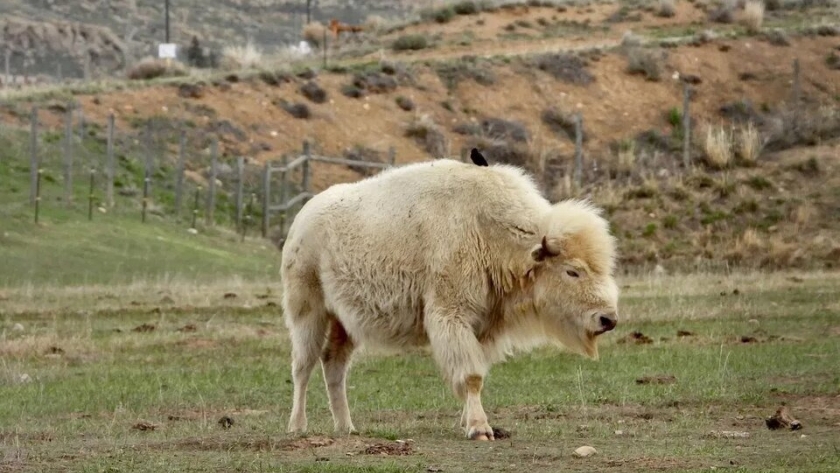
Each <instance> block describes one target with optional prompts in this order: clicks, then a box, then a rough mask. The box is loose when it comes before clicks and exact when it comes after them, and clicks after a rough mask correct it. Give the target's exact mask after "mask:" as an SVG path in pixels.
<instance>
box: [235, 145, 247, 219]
mask: <svg viewBox="0 0 840 473" xmlns="http://www.w3.org/2000/svg"><path fill="white" fill-rule="evenodd" d="M244 179H245V158H243V157H242V156H239V157H238V158H236V229H237V230H239V231H241V230H242V211H243V208H242V207H243V202H242V199H243V190H244V187H245V183H244V182H243V181H244Z"/></svg>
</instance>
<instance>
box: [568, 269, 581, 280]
mask: <svg viewBox="0 0 840 473" xmlns="http://www.w3.org/2000/svg"><path fill="white" fill-rule="evenodd" d="M566 274H568V275H569V276H571V277H573V278H579V277H580V274H578V272H577V271H575V270H573V269H567V270H566Z"/></svg>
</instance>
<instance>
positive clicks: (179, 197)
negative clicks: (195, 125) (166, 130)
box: [175, 129, 187, 217]
mask: <svg viewBox="0 0 840 473" xmlns="http://www.w3.org/2000/svg"><path fill="white" fill-rule="evenodd" d="M186 146H187V132H186V131H185V130H183V129H182V130H181V133H180V136H179V137H178V164H177V167H176V169H175V216H176V217H180V216H181V205H182V202H183V199H184V159H185V156H184V154H185V151H186V149H185V148H186Z"/></svg>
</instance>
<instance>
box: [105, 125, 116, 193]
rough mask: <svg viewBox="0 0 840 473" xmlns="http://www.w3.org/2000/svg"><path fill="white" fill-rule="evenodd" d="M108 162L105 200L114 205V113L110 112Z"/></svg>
mask: <svg viewBox="0 0 840 473" xmlns="http://www.w3.org/2000/svg"><path fill="white" fill-rule="evenodd" d="M107 159H108V163H107V166H106V172H107V173H108V176H107V179H108V182H107V183H106V187H105V200H107V201H108V207H113V206H114V113H113V112H111V113H109V114H108V158H107Z"/></svg>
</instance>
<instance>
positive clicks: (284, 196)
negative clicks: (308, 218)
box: [280, 155, 289, 238]
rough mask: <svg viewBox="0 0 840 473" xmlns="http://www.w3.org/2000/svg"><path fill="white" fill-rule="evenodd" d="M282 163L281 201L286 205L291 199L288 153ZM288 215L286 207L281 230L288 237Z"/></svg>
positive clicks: (281, 219) (283, 235) (281, 218)
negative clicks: (287, 167)
mask: <svg viewBox="0 0 840 473" xmlns="http://www.w3.org/2000/svg"><path fill="white" fill-rule="evenodd" d="M281 164H282V165H283V172H282V173H281V174H280V203H281V204H282V205H286V201H287V200H289V191H288V189H289V172H288V169H286V165H287V164H289V158H288V157H287V156H286V155H283V158H282V161H281ZM288 215H289V209H285V208H284V209H283V213H282V215H281V216H280V232H281V235H282V237H283V238H285V237H286V228H287V227H286V218H287V217H288Z"/></svg>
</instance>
